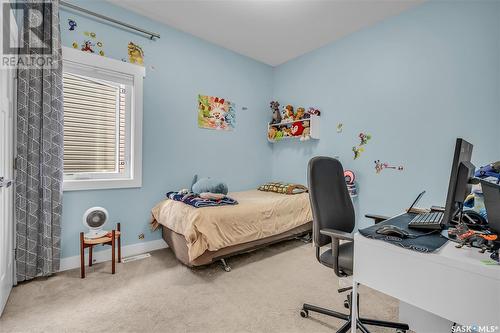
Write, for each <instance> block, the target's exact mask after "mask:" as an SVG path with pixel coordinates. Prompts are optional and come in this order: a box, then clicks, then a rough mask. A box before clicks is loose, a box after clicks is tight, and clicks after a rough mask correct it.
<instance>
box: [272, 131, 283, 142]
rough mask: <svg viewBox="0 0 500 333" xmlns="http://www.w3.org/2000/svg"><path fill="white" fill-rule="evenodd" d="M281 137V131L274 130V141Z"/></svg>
mask: <svg viewBox="0 0 500 333" xmlns="http://www.w3.org/2000/svg"><path fill="white" fill-rule="evenodd" d="M282 139H283V132H282V131H276V135H275V136H274V140H275V141H280V140H282Z"/></svg>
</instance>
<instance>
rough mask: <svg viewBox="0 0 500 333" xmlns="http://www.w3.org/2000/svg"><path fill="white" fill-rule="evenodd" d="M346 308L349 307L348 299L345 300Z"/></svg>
mask: <svg viewBox="0 0 500 333" xmlns="http://www.w3.org/2000/svg"><path fill="white" fill-rule="evenodd" d="M344 308H346V309H349V301H348V300H345V301H344Z"/></svg>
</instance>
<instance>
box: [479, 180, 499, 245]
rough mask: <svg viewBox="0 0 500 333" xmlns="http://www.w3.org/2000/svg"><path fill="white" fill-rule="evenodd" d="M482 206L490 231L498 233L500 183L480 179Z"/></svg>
mask: <svg viewBox="0 0 500 333" xmlns="http://www.w3.org/2000/svg"><path fill="white" fill-rule="evenodd" d="M481 187H482V189H483V195H484V207H485V208H486V214H488V224H489V226H490V229H491V231H493V232H494V233H497V234H499V235H500V185H498V184H495V183H491V182H488V181H486V180H481Z"/></svg>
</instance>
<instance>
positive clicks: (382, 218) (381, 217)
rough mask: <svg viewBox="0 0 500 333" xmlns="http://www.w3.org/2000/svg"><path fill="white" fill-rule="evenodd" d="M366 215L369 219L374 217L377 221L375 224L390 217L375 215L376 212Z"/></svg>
mask: <svg viewBox="0 0 500 333" xmlns="http://www.w3.org/2000/svg"><path fill="white" fill-rule="evenodd" d="M365 217H367V218H369V219H373V220H374V221H375V224H377V223H380V222H382V221H385V220H388V219H389V217H387V216H383V215H375V214H366V215H365Z"/></svg>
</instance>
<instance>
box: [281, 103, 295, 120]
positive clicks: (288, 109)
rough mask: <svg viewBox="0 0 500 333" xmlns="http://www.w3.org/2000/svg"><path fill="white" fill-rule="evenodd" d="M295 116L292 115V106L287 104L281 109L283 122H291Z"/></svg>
mask: <svg viewBox="0 0 500 333" xmlns="http://www.w3.org/2000/svg"><path fill="white" fill-rule="evenodd" d="M294 116H295V114H294V113H293V106H291V105H290V104H288V105H287V106H285V107H284V108H283V120H293V118H294Z"/></svg>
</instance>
